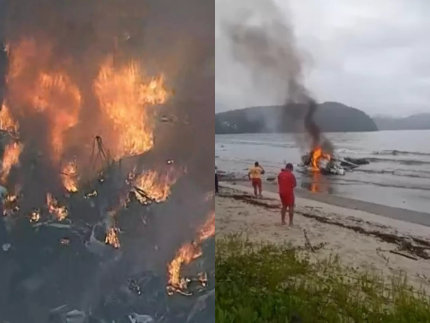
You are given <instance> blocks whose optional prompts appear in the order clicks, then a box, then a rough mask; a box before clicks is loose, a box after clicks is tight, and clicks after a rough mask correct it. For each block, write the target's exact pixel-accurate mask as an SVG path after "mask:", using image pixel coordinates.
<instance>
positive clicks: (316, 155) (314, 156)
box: [311, 147, 331, 170]
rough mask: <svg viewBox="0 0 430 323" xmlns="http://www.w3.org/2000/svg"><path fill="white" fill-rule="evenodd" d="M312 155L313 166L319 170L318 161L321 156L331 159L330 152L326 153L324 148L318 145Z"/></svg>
mask: <svg viewBox="0 0 430 323" xmlns="http://www.w3.org/2000/svg"><path fill="white" fill-rule="evenodd" d="M311 154H312V156H311V163H312V167H313V168H314V169H315V170H319V165H318V161H319V160H320V159H321V158H324V159H327V160H330V159H331V156H330V154H327V153H324V152H323V150H322V149H321V147H316V148H315V149H314V150H313V151H312V153H311Z"/></svg>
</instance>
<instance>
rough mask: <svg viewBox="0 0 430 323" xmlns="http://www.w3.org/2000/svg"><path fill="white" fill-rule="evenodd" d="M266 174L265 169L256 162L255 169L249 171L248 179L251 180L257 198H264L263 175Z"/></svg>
mask: <svg viewBox="0 0 430 323" xmlns="http://www.w3.org/2000/svg"><path fill="white" fill-rule="evenodd" d="M264 173H265V171H264V168H263V167H261V166H260V164H259V163H258V162H255V163H254V167H251V168H250V170H249V173H248V178H249V179H250V180H251V183H252V187H253V188H254V195H255V197H263V195H262V192H263V184H262V182H261V175H263V174H264ZM257 190H258V192H257Z"/></svg>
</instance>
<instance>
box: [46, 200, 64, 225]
mask: <svg viewBox="0 0 430 323" xmlns="http://www.w3.org/2000/svg"><path fill="white" fill-rule="evenodd" d="M46 205H47V206H48V212H49V213H50V214H51V215H53V216H55V217H56V218H57V220H58V221H63V220H64V219H65V218H67V215H68V211H67V208H66V207H65V206H60V205H59V203H58V201H57V200H56V199H55V198H54V197H53V196H52V195H51V194H49V193H48V194H47V195H46Z"/></svg>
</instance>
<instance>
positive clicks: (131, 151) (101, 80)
mask: <svg viewBox="0 0 430 323" xmlns="http://www.w3.org/2000/svg"><path fill="white" fill-rule="evenodd" d="M94 91H95V93H96V96H97V98H98V100H99V105H100V109H101V111H102V113H103V115H104V116H105V117H106V119H107V120H108V121H109V122H111V123H112V124H113V129H114V132H115V137H116V138H114V139H116V142H115V145H116V146H115V147H113V156H112V157H113V158H114V159H117V158H120V157H123V156H125V155H138V154H142V153H144V152H146V151H148V150H150V149H151V148H152V146H153V144H154V142H153V140H154V138H153V131H154V122H153V116H152V114H151V113H150V112H149V110H148V108H147V107H146V106H147V105H149V104H151V105H153V104H162V103H165V102H166V100H167V97H168V95H167V91H166V89H165V87H164V78H163V77H158V78H154V79H150V80H149V81H148V82H146V83H145V80H144V76H143V75H142V73H141V71H140V67H139V64H137V63H136V62H131V63H129V64H128V65H125V66H120V67H115V66H114V64H113V59H112V58H109V59H107V60H106V62H105V63H103V64H102V66H101V68H100V72H99V75H98V77H97V79H96V80H95V82H94Z"/></svg>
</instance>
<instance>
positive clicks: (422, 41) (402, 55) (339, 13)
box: [215, 0, 430, 116]
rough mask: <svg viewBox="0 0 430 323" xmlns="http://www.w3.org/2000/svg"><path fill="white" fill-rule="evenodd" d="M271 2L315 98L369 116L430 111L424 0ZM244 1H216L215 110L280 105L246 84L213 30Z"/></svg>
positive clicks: (427, 4)
mask: <svg viewBox="0 0 430 323" xmlns="http://www.w3.org/2000/svg"><path fill="white" fill-rule="evenodd" d="M261 1H266V0H261ZM273 1H275V2H276V4H277V5H278V7H279V10H280V11H281V12H283V13H285V15H286V17H288V19H289V20H290V23H291V24H292V25H293V28H294V33H295V35H296V39H297V45H298V47H299V50H300V51H301V52H303V55H302V56H303V61H304V66H303V68H304V71H305V79H306V86H307V87H308V89H309V90H310V91H311V92H312V93H313V95H314V96H315V98H316V99H317V100H318V101H319V102H324V101H337V102H341V103H344V104H346V105H349V106H353V107H356V108H358V109H361V110H363V111H365V112H367V113H368V114H370V115H376V114H389V115H396V116H405V115H410V114H413V113H417V112H430V1H428V0H376V1H375V0H359V1H358V0H324V1H321V0H289V1H288V0H273ZM246 2H247V0H235V1H234V7H233V2H232V1H228V0H216V22H217V32H216V90H215V91H216V111H217V112H220V111H223V110H230V109H238V108H243V107H246V106H252V105H266V104H267V105H270V104H279V103H282V102H279V101H280V100H281V99H280V98H279V96H277V95H274V94H273V93H271V92H270V91H268V90H267V89H264V88H261V87H260V86H256V85H255V84H253V83H252V81H251V78H250V74H249V72H248V70H247V68H246V67H244V66H243V65H241V64H239V63H238V62H237V61H235V60H234V59H233V58H232V57H231V55H230V52H229V48H228V46H227V45H226V44H227V43H226V37H225V36H224V35H223V34H222V32H221V31H220V30H219V25H220V22H221V21H222V20H223V19H225V17H227V16H229V17H231V16H234V12H235V10H238V8H239V9H240V7H241V3H246ZM226 3H227V4H226ZM281 101H282V100H281Z"/></svg>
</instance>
